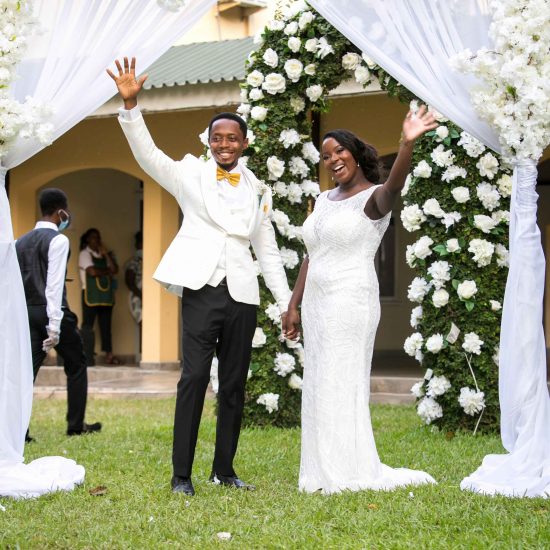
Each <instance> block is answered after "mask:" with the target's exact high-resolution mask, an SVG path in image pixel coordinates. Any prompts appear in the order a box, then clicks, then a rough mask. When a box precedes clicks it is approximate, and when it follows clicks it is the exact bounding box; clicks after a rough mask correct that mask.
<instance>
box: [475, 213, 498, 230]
mask: <svg viewBox="0 0 550 550" xmlns="http://www.w3.org/2000/svg"><path fill="white" fill-rule="evenodd" d="M474 225H475V226H476V227H477V228H478V229H480V230H481V231H483V233H490V232H491V231H492V230H493V229H494V228H495V226H496V221H495V220H493V218H491V217H490V216H485V215H484V214H476V215H475V216H474Z"/></svg>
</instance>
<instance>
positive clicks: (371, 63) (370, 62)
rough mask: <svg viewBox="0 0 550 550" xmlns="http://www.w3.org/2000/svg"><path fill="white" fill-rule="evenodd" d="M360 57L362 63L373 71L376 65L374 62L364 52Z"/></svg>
mask: <svg viewBox="0 0 550 550" xmlns="http://www.w3.org/2000/svg"><path fill="white" fill-rule="evenodd" d="M361 57H362V58H363V61H364V62H365V63H366V64H367V67H368V68H369V69H374V68H375V67H376V66H377V65H376V61H374V60H373V59H371V58H370V57H369V56H368V55H367V54H366V53H365V52H363V53H362V54H361Z"/></svg>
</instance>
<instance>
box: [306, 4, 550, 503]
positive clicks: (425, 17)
mask: <svg viewBox="0 0 550 550" xmlns="http://www.w3.org/2000/svg"><path fill="white" fill-rule="evenodd" d="M309 2H310V4H311V5H312V6H313V7H314V8H315V9H316V10H318V11H319V12H320V13H321V14H322V15H323V17H325V18H326V19H327V20H328V21H329V22H330V23H331V24H332V25H334V26H335V27H336V28H337V29H338V30H339V31H340V32H341V33H342V34H344V35H345V36H346V37H347V38H348V39H349V40H351V41H352V42H353V43H354V44H355V45H356V46H357V47H358V48H360V49H361V50H362V51H363V52H365V53H366V54H367V55H368V56H369V57H371V58H372V59H373V60H374V61H375V62H376V63H378V64H379V65H380V66H381V67H383V68H384V69H385V70H386V71H387V72H388V73H390V74H391V75H392V76H393V77H394V78H396V79H397V80H398V81H400V82H401V83H402V84H403V85H404V86H406V87H407V88H408V89H409V90H411V91H412V92H414V93H415V94H416V95H417V96H418V97H420V98H421V99H422V100H424V101H425V102H426V103H428V104H430V105H432V106H434V107H435V108H436V109H437V110H438V111H440V112H441V113H443V114H444V115H445V116H446V117H448V118H449V119H451V120H452V121H453V122H455V123H456V124H458V125H459V126H461V127H462V128H464V130H466V131H467V132H468V133H470V134H472V135H473V136H475V137H477V138H478V139H480V140H481V141H482V142H483V143H485V144H486V145H487V146H489V147H491V148H492V149H493V150H495V151H497V152H500V149H501V148H500V145H499V142H498V136H497V134H496V133H495V131H494V130H493V129H492V128H491V127H489V126H488V125H487V124H486V123H485V122H483V121H481V120H480V119H479V118H478V116H477V114H476V113H475V111H474V109H473V107H472V105H471V102H470V95H469V92H470V90H471V88H472V86H473V85H474V84H475V83H476V80H475V78H474V77H472V76H469V75H464V74H461V73H458V72H454V71H453V70H452V69H451V68H450V67H449V64H448V59H449V58H450V57H452V56H453V55H454V54H456V53H458V52H460V51H462V50H464V49H465V48H469V49H470V50H471V51H473V52H475V51H476V50H478V49H479V48H481V47H483V46H485V47H490V46H491V44H490V39H489V36H488V29H489V25H490V22H491V18H490V13H489V9H488V3H487V1H486V0H340V1H339V2H337V3H335V2H332V0H309ZM536 176H537V173H536V163H535V162H534V161H524V162H516V163H515V165H514V187H513V193H512V210H511V223H510V250H511V253H510V272H509V275H508V281H507V285H506V295H505V300H504V308H503V314H502V330H501V341H500V365H499V397H500V406H501V434H502V442H503V445H504V447H505V449H506V450H507V451H509V452H508V454H505V455H489V456H487V457H486V458H485V460H484V462H483V464H482V466H481V467H480V468H479V469H478V470H477V471H476V472H474V473H473V474H472V475H471V476H469V477H468V478H466V479H465V480H463V482H462V484H461V486H462V488H463V489H470V490H474V491H481V492H484V493H488V494H497V493H498V494H505V495H510V496H523V495H527V496H549V495H550V398H549V396H548V389H547V385H546V353H545V352H546V350H545V343H544V335H543V331H542V300H543V293H544V269H545V260H544V255H543V252H542V248H541V245H540V233H539V231H538V228H537V225H536V197H537V194H536V191H535V185H536Z"/></svg>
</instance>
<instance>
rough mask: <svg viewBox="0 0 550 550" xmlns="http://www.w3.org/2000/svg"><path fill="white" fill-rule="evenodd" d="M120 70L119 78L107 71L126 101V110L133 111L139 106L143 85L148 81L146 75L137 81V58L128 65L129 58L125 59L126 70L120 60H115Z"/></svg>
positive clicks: (133, 58)
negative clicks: (139, 96)
mask: <svg viewBox="0 0 550 550" xmlns="http://www.w3.org/2000/svg"><path fill="white" fill-rule="evenodd" d="M115 64H116V66H117V69H118V76H116V75H115V74H114V73H113V71H111V70H110V69H107V74H108V75H109V76H110V77H111V78H112V79H113V80H114V81H115V84H116V87H117V88H118V93H119V94H120V97H121V98H122V100H123V101H124V108H125V109H127V110H130V109H133V108H134V107H135V106H136V105H137V96H138V94H139V92H140V91H141V88H143V83H144V82H145V81H146V80H147V75H146V74H144V75H142V76H140V77H139V78H137V79H136V58H135V57H132V62H131V63H128V58H127V57H125V58H124V69H123V68H122V65H121V64H120V61H119V60H118V59H115Z"/></svg>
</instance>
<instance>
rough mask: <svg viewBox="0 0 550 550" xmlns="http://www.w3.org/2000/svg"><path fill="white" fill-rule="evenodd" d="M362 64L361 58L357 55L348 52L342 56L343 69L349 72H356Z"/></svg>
mask: <svg viewBox="0 0 550 550" xmlns="http://www.w3.org/2000/svg"><path fill="white" fill-rule="evenodd" d="M360 63H361V56H360V55H358V54H356V53H352V52H348V53H346V54H345V55H344V56H342V67H344V69H346V70H347V71H355V69H357V67H358V66H359V64H360Z"/></svg>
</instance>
